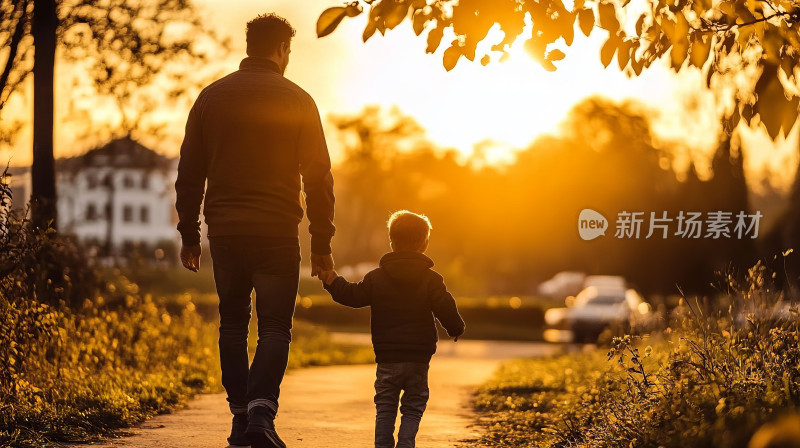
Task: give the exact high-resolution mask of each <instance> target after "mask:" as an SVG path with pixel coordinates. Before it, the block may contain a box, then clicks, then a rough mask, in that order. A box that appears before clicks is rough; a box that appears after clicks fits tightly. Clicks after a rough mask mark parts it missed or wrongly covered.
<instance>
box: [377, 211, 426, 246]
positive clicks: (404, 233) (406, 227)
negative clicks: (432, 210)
mask: <svg viewBox="0 0 800 448" xmlns="http://www.w3.org/2000/svg"><path fill="white" fill-rule="evenodd" d="M388 226H389V239H390V240H391V241H392V244H393V245H394V248H395V250H408V251H416V250H419V248H420V247H422V245H423V244H424V243H425V241H427V240H428V238H429V237H430V234H431V229H432V228H433V227H432V226H431V221H430V219H428V217H427V216H425V215H419V214H417V213H412V212H410V211H408V210H400V211H396V212H394V213H392V216H391V217H390V218H389V223H388Z"/></svg>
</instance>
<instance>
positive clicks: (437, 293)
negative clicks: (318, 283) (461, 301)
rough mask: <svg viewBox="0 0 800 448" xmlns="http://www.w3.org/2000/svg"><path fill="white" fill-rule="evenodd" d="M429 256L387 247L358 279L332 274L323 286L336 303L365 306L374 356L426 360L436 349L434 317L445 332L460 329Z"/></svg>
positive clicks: (383, 359) (455, 333)
mask: <svg viewBox="0 0 800 448" xmlns="http://www.w3.org/2000/svg"><path fill="white" fill-rule="evenodd" d="M432 267H433V261H431V259H430V258H428V257H426V256H425V255H423V254H420V253H417V252H390V253H388V254H386V255H384V256H383V257H382V258H381V261H380V266H379V267H378V268H377V269H375V270H373V271H370V272H369V273H368V274H367V275H366V276H365V277H364V280H362V281H361V282H359V283H351V282H348V281H347V280H345V279H344V277H337V278H336V280H334V281H333V283H331V284H330V285H325V289H326V290H328V292H329V293H330V294H331V296H332V297H333V300H335V301H336V302H338V303H341V304H342V305H346V306H349V307H353V308H362V307H365V306H369V307H370V313H371V324H370V325H371V327H372V345H373V348H374V349H375V360H376V361H377V362H379V363H384V362H428V361H430V359H431V356H433V354H434V353H435V352H436V341H437V340H438V336H437V334H436V323H435V321H434V318H435V319H438V320H439V322H440V323H441V324H442V326H443V327H444V329H445V330H447V334H448V335H450V337H457V336H460V335H461V334H463V333H464V320H463V319H461V315H460V314H458V308H456V301H455V299H453V296H452V295H451V294H450V293H449V292H447V288H446V287H445V285H444V280H443V279H442V276H441V275H439V274H438V273H436V272H435V271H433V270H432V269H431V268H432Z"/></svg>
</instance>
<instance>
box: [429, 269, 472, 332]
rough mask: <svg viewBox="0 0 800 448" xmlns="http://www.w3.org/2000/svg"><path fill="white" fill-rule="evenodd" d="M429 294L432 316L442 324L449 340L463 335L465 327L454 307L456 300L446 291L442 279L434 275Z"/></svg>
mask: <svg viewBox="0 0 800 448" xmlns="http://www.w3.org/2000/svg"><path fill="white" fill-rule="evenodd" d="M430 294H431V308H432V309H433V315H434V317H436V319H438V320H439V323H441V324H442V326H443V327H444V329H445V330H447V334H448V335H449V336H450V337H451V338H455V337H458V336H461V335H462V334H464V329H465V327H466V325H465V324H464V319H462V318H461V315H460V314H459V313H458V307H456V300H455V299H454V298H453V295H452V294H450V292H448V291H447V287H446V286H445V285H444V279H443V278H442V276H441V275H439V274H436V276H435V278H434V279H433V282H432V284H431V288H430Z"/></svg>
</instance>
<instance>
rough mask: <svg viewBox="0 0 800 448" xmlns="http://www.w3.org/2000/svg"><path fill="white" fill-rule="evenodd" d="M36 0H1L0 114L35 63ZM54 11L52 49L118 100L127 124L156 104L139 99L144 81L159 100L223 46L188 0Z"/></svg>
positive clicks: (83, 0)
mask: <svg viewBox="0 0 800 448" xmlns="http://www.w3.org/2000/svg"><path fill="white" fill-rule="evenodd" d="M35 2H36V0H0V48H2V49H3V50H2V51H0V70H1V71H0V114H2V111H3V108H4V106H5V105H6V104H7V102H8V100H9V99H10V98H11V97H12V96H13V95H15V94H17V93H21V92H22V91H23V89H21V86H22V84H23V82H24V81H25V80H26V79H27V78H28V76H29V75H30V74H31V73H32V71H33V62H34V57H35V51H34V50H35V49H34V42H33V36H32V27H31V25H32V22H33V10H34V4H35ZM57 16H58V24H57V30H56V33H57V45H58V53H57V57H58V58H59V59H60V60H62V61H65V62H68V63H72V64H75V65H76V66H77V67H79V69H80V70H85V71H86V75H87V78H88V79H90V80H91V81H92V84H93V85H94V87H95V90H96V93H97V94H99V95H100V96H105V97H108V98H112V99H114V100H115V101H116V102H117V104H118V106H119V108H120V111H121V112H122V114H123V116H125V119H124V120H123V121H124V122H123V127H127V128H135V127H136V126H137V120H139V119H141V115H142V114H143V113H145V112H147V111H149V110H151V109H152V108H153V107H154V104H153V103H152V101H145V102H143V101H142V100H143V98H142V95H141V93H142V92H143V90H142V89H143V87H147V86H151V85H154V84H156V83H157V84H158V86H159V88H160V89H162V90H163V93H162V95H161V98H159V100H164V99H175V98H177V97H180V96H182V95H183V94H184V93H185V92H186V90H187V88H191V87H194V85H193V84H192V80H191V76H190V75H191V73H192V71H191V70H187V69H186V66H187V65H191V64H193V63H198V62H199V63H202V62H204V61H207V59H208V50H209V49H211V48H213V47H214V45H215V44H219V45H221V46H222V47H223V48H227V47H228V43H227V41H220V40H218V39H216V36H215V35H214V33H213V32H211V31H210V30H209V29H208V28H207V27H206V26H205V24H204V23H202V21H201V19H200V17H199V15H198V14H197V11H196V9H195V7H194V4H193V3H192V2H191V0H61V1H59V2H58V3H57ZM214 41H216V42H214ZM198 43H199V44H198ZM207 43H211V44H209V45H204V44H207ZM170 67H178V68H177V69H173V70H170ZM126 114H127V116H126ZM128 130H129V129H128Z"/></svg>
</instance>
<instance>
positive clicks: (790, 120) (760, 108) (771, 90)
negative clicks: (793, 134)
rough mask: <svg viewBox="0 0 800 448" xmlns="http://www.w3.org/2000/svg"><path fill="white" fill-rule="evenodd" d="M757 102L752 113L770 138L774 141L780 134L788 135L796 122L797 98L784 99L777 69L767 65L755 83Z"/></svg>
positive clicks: (774, 66) (784, 95)
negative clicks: (758, 119) (762, 124)
mask: <svg viewBox="0 0 800 448" xmlns="http://www.w3.org/2000/svg"><path fill="white" fill-rule="evenodd" d="M755 92H756V95H757V102H756V104H755V106H754V108H753V112H754V113H757V114H758V116H759V118H760V119H761V122H762V123H764V127H765V128H766V129H767V133H769V135H770V137H772V139H773V140H775V139H776V138H777V137H778V136H779V135H781V133H782V132H783V133H784V134H785V133H788V132H789V131H790V130H791V129H792V127H793V126H794V122H795V121H796V120H797V107H798V103H799V102H800V101H798V100H800V98H798V97H792V98H791V99H787V98H786V94H785V92H784V88H783V84H781V81H780V79H778V67H777V66H776V65H773V64H768V65H766V66H765V67H764V71H763V72H761V77H760V78H759V79H758V82H757V83H756V88H755Z"/></svg>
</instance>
